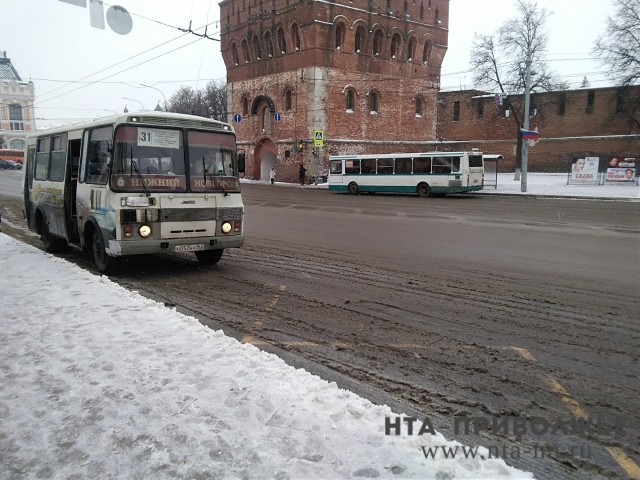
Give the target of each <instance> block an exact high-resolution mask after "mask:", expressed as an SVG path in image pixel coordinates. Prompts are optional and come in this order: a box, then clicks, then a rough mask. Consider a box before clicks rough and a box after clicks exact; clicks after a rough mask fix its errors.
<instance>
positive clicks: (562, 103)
mask: <svg viewBox="0 0 640 480" xmlns="http://www.w3.org/2000/svg"><path fill="white" fill-rule="evenodd" d="M566 110H567V96H566V95H565V94H564V93H563V94H561V95H560V96H559V97H558V115H564V114H565V112H566Z"/></svg>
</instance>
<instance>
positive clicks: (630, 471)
mask: <svg viewBox="0 0 640 480" xmlns="http://www.w3.org/2000/svg"><path fill="white" fill-rule="evenodd" d="M511 348H512V349H513V350H515V351H516V352H518V353H519V354H520V355H521V356H522V358H524V359H525V360H528V361H530V362H535V361H536V359H535V358H534V357H533V355H531V353H530V352H529V351H528V350H527V349H526V348H520V347H511ZM546 381H547V384H548V385H549V386H550V387H551V390H553V391H554V392H555V393H556V394H557V395H559V396H560V397H562V401H563V402H564V403H566V404H567V405H568V406H569V409H570V410H571V412H572V413H573V414H574V415H575V416H576V417H579V418H583V419H588V418H589V415H588V414H587V412H585V411H584V409H583V408H582V407H581V406H580V404H579V403H578V402H576V401H575V400H574V399H573V398H572V397H571V395H569V393H568V392H567V391H566V390H565V389H564V387H563V386H562V385H561V384H560V382H558V381H557V380H556V379H555V378H553V377H552V376H547V378H546ZM605 448H606V449H607V452H609V455H611V456H612V457H613V459H614V460H615V461H616V462H617V463H618V465H620V467H621V468H622V469H623V470H624V471H625V472H626V473H627V475H628V476H629V478H630V479H631V480H640V467H639V466H638V464H637V463H635V462H634V461H633V460H632V459H631V458H629V457H628V456H627V455H626V454H625V453H624V452H623V451H622V450H620V449H619V448H617V447H610V446H605Z"/></svg>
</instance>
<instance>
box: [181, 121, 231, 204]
mask: <svg viewBox="0 0 640 480" xmlns="http://www.w3.org/2000/svg"><path fill="white" fill-rule="evenodd" d="M188 142H189V178H190V184H189V187H190V189H191V191H194V192H196V191H207V190H219V189H224V188H225V187H227V188H228V187H231V188H237V186H236V185H235V182H227V181H224V179H222V178H218V177H237V176H238V174H237V162H236V158H235V154H236V148H235V139H234V137H233V136H231V135H225V134H220V133H215V132H198V131H190V132H189V134H188Z"/></svg>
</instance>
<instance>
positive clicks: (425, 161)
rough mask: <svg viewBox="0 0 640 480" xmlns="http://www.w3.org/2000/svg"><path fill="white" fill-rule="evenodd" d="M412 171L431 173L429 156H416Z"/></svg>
mask: <svg viewBox="0 0 640 480" xmlns="http://www.w3.org/2000/svg"><path fill="white" fill-rule="evenodd" d="M413 173H423V174H424V173H431V159H430V158H416V159H414V161H413Z"/></svg>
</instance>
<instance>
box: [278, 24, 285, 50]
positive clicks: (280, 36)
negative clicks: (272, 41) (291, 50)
mask: <svg viewBox="0 0 640 480" xmlns="http://www.w3.org/2000/svg"><path fill="white" fill-rule="evenodd" d="M277 37H278V49H279V50H280V53H281V54H283V55H284V54H285V53H287V42H286V41H285V38H284V29H283V28H282V27H280V28H278V32H277Z"/></svg>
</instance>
